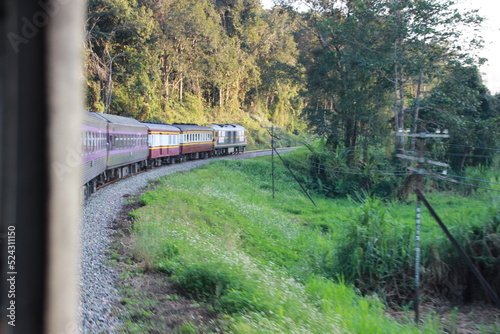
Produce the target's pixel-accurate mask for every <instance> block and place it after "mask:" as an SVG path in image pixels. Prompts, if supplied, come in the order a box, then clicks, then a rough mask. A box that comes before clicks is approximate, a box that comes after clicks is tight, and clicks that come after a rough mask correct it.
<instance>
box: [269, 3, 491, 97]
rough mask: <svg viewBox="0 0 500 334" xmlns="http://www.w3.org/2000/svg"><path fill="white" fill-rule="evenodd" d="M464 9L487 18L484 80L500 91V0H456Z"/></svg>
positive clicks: (482, 52)
mask: <svg viewBox="0 0 500 334" xmlns="http://www.w3.org/2000/svg"><path fill="white" fill-rule="evenodd" d="M261 2H262V5H263V6H264V8H271V7H272V5H273V0H261ZM456 3H457V6H458V7H459V8H462V9H468V10H471V9H478V10H479V15H481V16H483V17H484V18H485V21H484V22H483V28H482V30H481V31H480V35H481V36H482V37H483V39H484V42H485V43H484V44H485V47H484V49H483V50H481V51H480V52H479V55H480V56H481V57H484V58H487V59H488V62H487V63H486V64H485V65H482V66H481V67H480V72H481V74H482V77H483V81H484V83H485V84H486V86H487V87H488V89H489V90H490V92H491V93H492V94H495V93H500V0H456Z"/></svg>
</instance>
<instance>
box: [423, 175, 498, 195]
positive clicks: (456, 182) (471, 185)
mask: <svg viewBox="0 0 500 334" xmlns="http://www.w3.org/2000/svg"><path fill="white" fill-rule="evenodd" d="M428 176H429V177H431V178H433V179H437V180H440V179H439V178H437V177H434V176H431V175H428ZM443 181H446V182H450V181H447V180H443ZM453 183H455V184H462V185H466V186H470V187H474V188H481V189H486V190H491V191H498V192H500V189H493V188H488V187H481V186H476V185H475V184H470V183H464V182H460V181H456V180H455V182H453Z"/></svg>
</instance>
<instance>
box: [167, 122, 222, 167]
mask: <svg viewBox="0 0 500 334" xmlns="http://www.w3.org/2000/svg"><path fill="white" fill-rule="evenodd" d="M174 126H175V127H177V128H179V129H180V131H181V138H180V154H181V156H183V157H184V158H188V159H198V158H200V157H201V158H205V157H210V156H211V154H212V149H213V144H212V140H213V129H212V128H209V127H206V126H199V125H191V124H174Z"/></svg>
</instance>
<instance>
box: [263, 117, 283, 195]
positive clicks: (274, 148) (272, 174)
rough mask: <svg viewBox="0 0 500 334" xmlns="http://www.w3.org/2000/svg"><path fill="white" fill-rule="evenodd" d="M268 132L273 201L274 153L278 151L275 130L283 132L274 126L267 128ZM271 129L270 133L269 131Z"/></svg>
mask: <svg viewBox="0 0 500 334" xmlns="http://www.w3.org/2000/svg"><path fill="white" fill-rule="evenodd" d="M265 128H266V129H268V130H267V131H268V132H269V134H270V135H271V166H272V167H271V178H272V189H273V199H274V152H275V151H276V142H277V141H278V139H276V136H275V135H274V130H281V128H279V127H275V126H274V124H273V125H272V126H266V127H265ZM269 129H270V131H269Z"/></svg>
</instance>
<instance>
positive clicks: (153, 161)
mask: <svg viewBox="0 0 500 334" xmlns="http://www.w3.org/2000/svg"><path fill="white" fill-rule="evenodd" d="M82 124H83V128H82V136H81V138H82V143H81V144H82V155H83V160H82V163H83V171H82V172H83V185H84V195H85V198H87V197H88V196H89V195H90V194H92V193H93V192H94V191H95V190H96V188H97V187H98V186H100V185H102V184H105V183H107V182H110V181H113V180H116V179H120V178H122V177H125V176H127V175H131V174H134V173H136V172H138V171H141V170H144V169H147V168H153V167H157V166H161V165H164V164H171V163H176V162H182V161H186V160H194V159H205V158H211V157H214V156H220V155H228V154H238V153H243V152H244V151H245V149H246V145H247V141H246V134H245V128H244V127H242V126H240V125H235V124H208V125H207V126H199V125H194V124H177V123H175V124H165V123H151V122H140V121H137V120H135V119H133V118H130V117H123V116H116V115H109V114H100V113H95V112H89V111H84V114H83V122H82Z"/></svg>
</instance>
